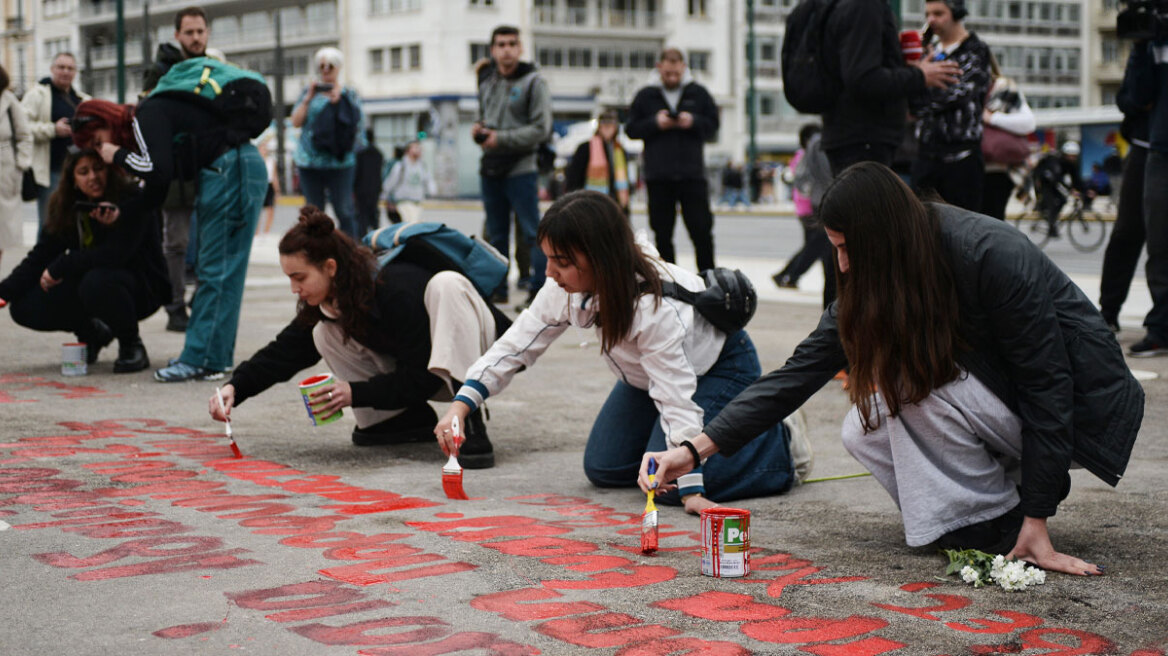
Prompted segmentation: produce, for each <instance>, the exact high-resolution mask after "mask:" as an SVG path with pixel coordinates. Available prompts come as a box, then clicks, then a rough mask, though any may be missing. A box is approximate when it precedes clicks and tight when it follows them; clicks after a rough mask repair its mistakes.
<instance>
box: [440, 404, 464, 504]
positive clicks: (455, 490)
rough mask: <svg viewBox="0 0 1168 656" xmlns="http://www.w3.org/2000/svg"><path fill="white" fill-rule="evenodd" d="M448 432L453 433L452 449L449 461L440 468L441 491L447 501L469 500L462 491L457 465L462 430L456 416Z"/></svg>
mask: <svg viewBox="0 0 1168 656" xmlns="http://www.w3.org/2000/svg"><path fill="white" fill-rule="evenodd" d="M450 430H451V432H453V433H454V435H453V439H454V449H453V450H452V451H451V452H450V459H449V460H447V461H446V464H445V465H443V466H442V491H443V492H445V493H446V498H447V499H469V498H470V497H468V496H466V491H465V490H463V489H462V465H459V464H458V447H459V446H460V445H461V444H462V428H461V427H460V426H459V422H458V416H457V415H456V416H454V417H453V418H452V419H451V420H450Z"/></svg>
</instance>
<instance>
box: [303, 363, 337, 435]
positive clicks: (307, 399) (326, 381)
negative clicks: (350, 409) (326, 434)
mask: <svg viewBox="0 0 1168 656" xmlns="http://www.w3.org/2000/svg"><path fill="white" fill-rule="evenodd" d="M335 382H337V380H336V379H335V378H333V375H332V374H330V373H324V374H316V375H315V376H309V377H308V378H305V379H304V380H302V381H300V399H301V400H302V401H304V409H305V410H307V411H308V418H309V419H310V420H312V425H313V426H323V425H324V424H331V423H333V422H334V421H336V420H338V419H340V418H341V416H342V415H343V414H344V413H343V412H342V411H341V410H337V411H336V412H335V413H333V414H332V416H329V417H325V418H324V419H321V418H320V417H318V416H316V412H317V410H320V409H321V408H323V407H324V406H325V405H326V404H328V400H327V399H318V400H317V401H316V402H315V403H314V402H313V400H312V393H313V392H315V391H316V390H318V389H320V388H322V387H324V386H326V385H332V384H333V383H335Z"/></svg>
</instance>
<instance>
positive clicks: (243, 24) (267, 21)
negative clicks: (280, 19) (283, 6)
mask: <svg viewBox="0 0 1168 656" xmlns="http://www.w3.org/2000/svg"><path fill="white" fill-rule="evenodd" d="M239 26H240V32H241V36H242V37H243V40H244V41H245V42H246V43H255V42H257V41H271V40H273V39H274V38H275V36H276V33H275V26H274V25H273V24H272V18H271V16H269V15H268V13H267V12H266V11H257V12H252V13H249V14H244V15H243V16H241V17H240V19H239Z"/></svg>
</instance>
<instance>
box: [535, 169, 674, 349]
mask: <svg viewBox="0 0 1168 656" xmlns="http://www.w3.org/2000/svg"><path fill="white" fill-rule="evenodd" d="M536 237H537V238H538V239H539V241H540V243H542V242H543V241H545V240H546V241H547V243H548V246H549V247H551V249H552V251H553V252H554V253H557V254H563V255H569V256H572V257H583V258H584V259H586V260H588V262H589V264H591V265H592V276H593V281H594V283H595V285H596V290H595V292H596V299H597V303H598V304H599V308H598V315H599V317H600V345H601V348H603V349H604V350H606V351H607V350H610V349H611V348H612V347H614V346H616V344H617V343H618V342H620V340H622V339H624V338H625V336H626V335H628V334H629V330H631V329H632V327H633V317H634V315H635V314H636V311H637V299H638V298H639V297H640V296H641V295H642V294H644V293H650V294H653V295H654V296H656V297H657V300H658V301H660V299H661V274H660V273H658V271H657V267H656V266H654V264H653V262H652V260H650V259H649V257H648V256H647V255H645V254H644V253H643V252H641V249H640V247H639V246H637V242H636V240H635V239H634V238H633V230H632V228H630V227H629V221H628V219H626V218H625V215H624V212H622V211H621V208H620V206H618V205H617V204H616V201H614V200H613V199H612V198H610V197H609V196H608V195H607V194H602V193H600V192H598V191H586V190H585V191H574V192H572V193H570V194H567V195H566V196H563V197H562V198H560V199H559V200H557V201H556V202H555V203H554V204H552V206H551V207H550V208H548V211H547V213H546V214H544V216H543V220H542V221H540V222H539V230H538V232H537V233H536Z"/></svg>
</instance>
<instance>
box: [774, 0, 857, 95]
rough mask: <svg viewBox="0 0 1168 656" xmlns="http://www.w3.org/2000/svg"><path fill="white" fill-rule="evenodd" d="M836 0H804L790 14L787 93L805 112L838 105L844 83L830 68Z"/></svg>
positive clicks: (786, 47)
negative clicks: (830, 35)
mask: <svg viewBox="0 0 1168 656" xmlns="http://www.w3.org/2000/svg"><path fill="white" fill-rule="evenodd" d="M835 2H836V0H801V2H800V3H799V5H798V6H796V7H795V10H794V11H792V12H791V15H790V16H788V17H787V29H786V32H785V33H784V34H783V52H782V69H783V95H784V96H786V97H787V102H788V103H790V104H791V106H792V107H794V108H795V110H796V111H799V112H801V113H803V114H823V113H825V112H827V111H829V110H831V108H832V107H834V106H835V101H836V99H837V98H839V96H840V93H842V92H843V83H842V82H841V81H840V79H839V75H837V74H836V73H835V72H833V71H829V70H828V69H827V65H826V61H825V52H826V50H827V47H826V45H825V43H824V41H825V38H826V34H825V33H826V27H827V18H828V16H829V15H830V14H831V10H832V9H833V8H834V7H835Z"/></svg>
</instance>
